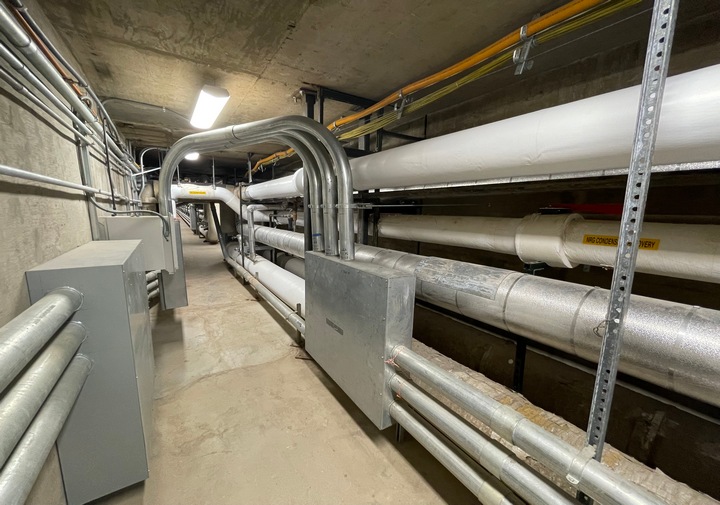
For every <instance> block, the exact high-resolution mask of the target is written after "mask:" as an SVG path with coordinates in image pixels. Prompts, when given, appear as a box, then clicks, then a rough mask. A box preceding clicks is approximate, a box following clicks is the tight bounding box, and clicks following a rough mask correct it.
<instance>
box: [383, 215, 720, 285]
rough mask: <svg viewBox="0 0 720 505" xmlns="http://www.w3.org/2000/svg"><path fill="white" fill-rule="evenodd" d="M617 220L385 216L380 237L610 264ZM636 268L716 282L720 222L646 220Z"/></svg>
mask: <svg viewBox="0 0 720 505" xmlns="http://www.w3.org/2000/svg"><path fill="white" fill-rule="evenodd" d="M619 232H620V223H619V222H616V221H598V220H585V219H584V218H583V217H582V216H581V215H579V214H561V215H544V214H531V215H528V216H525V217H524V218H522V219H516V218H499V217H481V216H432V215H419V216H412V215H386V216H383V217H381V218H380V221H379V223H378V236H380V237H385V238H394V239H401V240H412V241H419V242H427V243H432V244H441V245H451V246H458V247H468V248H472V249H481V250H485V251H492V252H498V253H503V254H512V255H517V256H518V257H520V259H521V260H522V261H523V262H525V263H533V262H540V261H541V262H544V263H547V264H548V265H550V266H554V267H563V268H573V267H576V266H577V265H593V266H599V267H608V268H610V267H613V266H614V264H615V254H616V251H617V237H618V235H619ZM640 240H641V241H642V244H643V247H642V248H641V249H640V250H639V252H638V260H637V271H638V272H645V273H650V274H656V275H667V276H671V277H677V278H682V279H690V280H698V281H703V282H716V283H720V226H718V225H711V224H671V223H654V222H649V223H644V224H643V231H642V235H641V236H640Z"/></svg>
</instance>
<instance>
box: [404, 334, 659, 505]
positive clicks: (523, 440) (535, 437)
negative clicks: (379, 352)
mask: <svg viewBox="0 0 720 505" xmlns="http://www.w3.org/2000/svg"><path fill="white" fill-rule="evenodd" d="M392 360H393V362H394V363H395V364H396V365H397V366H399V367H400V368H402V369H403V370H405V371H407V372H409V373H410V374H412V375H413V376H415V377H417V378H419V379H420V380H421V381H422V382H423V383H426V384H428V385H430V386H431V387H432V388H435V389H437V390H438V391H439V392H441V393H442V394H443V395H445V396H447V397H448V398H449V399H450V400H451V401H453V402H455V403H457V404H458V405H459V406H461V407H462V408H463V409H465V410H467V412H468V413H470V414H471V415H473V416H474V417H476V418H477V419H478V420H479V421H480V422H482V423H484V424H486V425H487V426H488V427H489V428H490V429H492V430H493V431H494V432H495V433H497V434H498V435H499V436H500V437H502V438H503V439H505V440H507V441H508V442H510V443H512V444H513V445H515V446H517V447H519V448H520V449H522V450H523V451H525V452H526V453H528V455H530V456H531V457H532V458H535V459H536V460H538V461H539V462H541V463H542V464H543V465H545V466H547V467H548V468H550V469H551V470H552V471H554V472H556V473H557V474H558V475H562V476H565V478H566V479H567V481H568V482H569V483H570V484H572V485H573V486H575V487H576V488H577V489H579V490H580V491H582V492H583V493H585V494H586V495H588V496H590V497H592V498H593V499H595V500H597V501H598V502H600V503H602V504H604V505H628V504H633V505H666V504H665V502H663V501H662V500H661V499H660V498H658V497H657V496H654V495H652V494H650V493H649V492H648V491H646V490H644V489H642V488H640V487H639V486H637V485H636V484H633V483H630V482H628V481H626V480H625V479H623V478H622V477H620V476H618V475H617V474H615V473H614V472H613V471H612V470H610V468H608V467H607V466H605V465H603V464H601V463H600V462H599V461H595V460H594V459H593V456H594V455H595V451H594V449H593V448H592V447H590V446H587V447H585V448H584V449H582V450H578V449H576V448H575V447H573V446H571V445H570V444H568V443H567V442H565V441H563V440H561V439H559V438H558V437H556V436H555V435H553V434H552V433H549V432H547V431H545V430H544V429H542V428H541V427H539V426H538V425H536V424H535V423H533V422H532V421H530V420H529V419H527V418H526V417H525V416H523V415H522V414H520V413H519V412H517V411H515V410H513V409H512V408H510V407H508V406H506V405H503V404H501V403H499V402H497V401H495V400H493V399H492V398H490V397H488V396H486V395H484V394H482V393H481V392H480V391H479V390H477V389H475V388H473V387H472V386H470V385H468V384H466V383H464V382H463V381H461V380H460V379H458V378H457V377H455V376H454V375H452V374H450V373H448V372H446V371H445V370H443V369H441V368H439V367H438V366H436V365H434V364H433V363H431V362H430V361H428V360H426V359H425V358H423V357H422V356H419V355H418V354H416V353H415V352H413V351H411V350H410V349H408V348H406V347H403V346H398V347H396V348H395V349H393V352H392ZM588 449H590V450H588Z"/></svg>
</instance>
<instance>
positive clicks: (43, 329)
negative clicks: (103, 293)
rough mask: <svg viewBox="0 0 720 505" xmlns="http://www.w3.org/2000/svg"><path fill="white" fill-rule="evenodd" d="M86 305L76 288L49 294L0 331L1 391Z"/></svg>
mask: <svg viewBox="0 0 720 505" xmlns="http://www.w3.org/2000/svg"><path fill="white" fill-rule="evenodd" d="M82 303H83V295H82V293H80V291H78V290H77V289H74V288H71V287H67V286H66V287H61V288H56V289H53V290H52V291H50V292H49V293H48V294H46V295H45V296H43V297H42V298H41V299H40V300H38V301H37V302H35V303H34V304H33V305H31V306H30V307H29V308H27V309H25V311H24V312H22V313H21V314H19V315H18V316H16V317H15V318H14V319H12V320H11V321H10V322H8V323H7V324H5V326H3V327H2V328H0V392H2V391H4V390H5V388H6V387H7V386H8V384H10V383H11V382H12V381H13V379H14V378H15V376H17V374H18V373H19V372H20V371H21V370H22V369H23V368H25V365H27V364H28V363H29V362H30V360H32V359H33V357H34V356H35V355H36V354H37V353H38V351H39V350H40V349H42V348H43V346H44V345H45V344H46V343H47V342H48V340H50V338H51V337H52V336H53V335H55V333H56V332H57V330H58V329H60V327H61V326H62V325H63V324H65V322H66V321H67V320H68V319H69V318H70V316H71V315H73V314H74V313H75V312H76V311H77V310H78V309H79V308H80V307H81V306H82Z"/></svg>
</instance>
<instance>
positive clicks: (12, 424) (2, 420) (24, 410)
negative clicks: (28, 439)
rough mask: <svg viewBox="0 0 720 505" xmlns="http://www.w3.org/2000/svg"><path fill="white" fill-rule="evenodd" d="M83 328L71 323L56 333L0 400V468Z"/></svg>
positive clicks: (72, 352)
mask: <svg viewBox="0 0 720 505" xmlns="http://www.w3.org/2000/svg"><path fill="white" fill-rule="evenodd" d="M86 334H87V332H86V331H85V327H84V326H83V325H82V324H81V323H78V322H76V321H71V322H69V323H68V324H67V325H65V327H64V328H63V329H62V330H60V332H59V333H58V334H57V336H56V337H55V338H54V339H53V341H52V343H50V345H48V346H47V347H46V348H45V350H44V351H42V352H41V353H40V354H39V355H38V357H37V358H36V359H35V361H33V363H32V364H31V365H30V366H29V367H28V368H27V370H25V372H24V373H23V374H22V375H21V376H20V377H19V378H18V380H17V381H16V382H15V384H14V385H13V387H12V388H11V389H10V390H8V391H7V393H5V396H3V397H2V401H0V468H2V466H3V465H4V464H5V462H6V461H7V459H8V458H9V457H10V454H11V453H12V451H13V449H14V448H15V446H16V445H17V443H18V441H19V440H20V439H21V438H22V435H23V433H25V430H27V428H28V426H29V425H30V422H31V421H32V420H33V417H35V414H37V412H38V410H40V407H42V404H43V402H44V401H45V399H46V398H47V397H48V395H49V394H50V391H52V389H53V387H54V386H55V383H56V382H57V381H58V379H59V378H60V376H61V375H62V373H63V371H65V368H66V367H67V365H68V363H70V360H71V359H72V357H73V356H74V355H75V353H76V352H77V350H78V348H79V347H80V344H82V342H83V340H84V339H85V336H86Z"/></svg>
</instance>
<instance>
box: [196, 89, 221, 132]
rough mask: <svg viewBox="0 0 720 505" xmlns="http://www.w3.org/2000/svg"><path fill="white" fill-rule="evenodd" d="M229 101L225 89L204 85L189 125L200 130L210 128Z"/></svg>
mask: <svg viewBox="0 0 720 505" xmlns="http://www.w3.org/2000/svg"><path fill="white" fill-rule="evenodd" d="M229 99H230V93H228V90H226V89H225V88H220V87H218V86H211V85H209V84H206V85H205V86H203V87H202V89H201V90H200V95H199V96H198V99H197V103H196V104H195V110H194V111H193V115H192V118H191V119H190V124H191V125H193V126H194V127H195V128H200V129H202V130H207V129H208V128H210V127H212V125H213V123H215V120H216V119H217V118H218V116H219V115H220V112H221V111H222V110H223V107H225V104H226V103H227V101H228V100H229Z"/></svg>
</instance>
